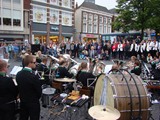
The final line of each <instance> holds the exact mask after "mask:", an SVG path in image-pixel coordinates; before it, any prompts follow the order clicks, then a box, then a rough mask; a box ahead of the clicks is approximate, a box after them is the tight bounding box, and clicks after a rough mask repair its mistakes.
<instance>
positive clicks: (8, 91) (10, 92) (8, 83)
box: [0, 60, 18, 120]
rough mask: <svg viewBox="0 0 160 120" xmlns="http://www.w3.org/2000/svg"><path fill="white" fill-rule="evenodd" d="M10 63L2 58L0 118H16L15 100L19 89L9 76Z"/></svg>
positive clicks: (11, 119)
mask: <svg viewBox="0 0 160 120" xmlns="http://www.w3.org/2000/svg"><path fill="white" fill-rule="evenodd" d="M7 67H8V64H7V62H6V61H4V60H0V95H1V96H0V120H14V114H15V100H16V97H17V95H18V89H17V87H16V86H15V84H14V82H13V80H12V78H11V77H7V76H6V73H7V71H8V68H7Z"/></svg>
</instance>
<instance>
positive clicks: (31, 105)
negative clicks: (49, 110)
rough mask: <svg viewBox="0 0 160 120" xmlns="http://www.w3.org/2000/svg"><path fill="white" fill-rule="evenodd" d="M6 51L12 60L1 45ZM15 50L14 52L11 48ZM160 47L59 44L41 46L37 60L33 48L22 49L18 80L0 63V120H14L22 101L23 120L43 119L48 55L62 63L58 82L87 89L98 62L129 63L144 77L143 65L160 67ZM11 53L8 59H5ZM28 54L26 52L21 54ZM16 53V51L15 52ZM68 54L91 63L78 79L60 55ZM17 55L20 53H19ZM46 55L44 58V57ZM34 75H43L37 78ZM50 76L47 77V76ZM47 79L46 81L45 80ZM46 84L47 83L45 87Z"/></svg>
mask: <svg viewBox="0 0 160 120" xmlns="http://www.w3.org/2000/svg"><path fill="white" fill-rule="evenodd" d="M1 47H3V48H4V49H5V51H4V56H5V58H7V57H8V58H10V57H12V54H11V52H9V51H10V47H11V45H10V44H9V45H6V44H5V45H2V46H1ZM12 49H13V48H12ZM12 49H11V50H12ZM159 50H160V49H159V45H158V42H157V41H156V40H148V41H144V40H143V41H141V42H137V41H136V40H133V42H132V43H130V42H129V41H126V40H123V41H118V42H116V41H113V43H111V42H110V41H108V42H100V43H97V42H94V41H93V42H85V43H83V44H82V43H78V42H77V41H75V43H74V42H69V41H68V42H66V43H64V42H61V43H60V44H56V43H54V42H50V44H49V45H47V44H46V43H44V44H42V45H41V47H40V51H38V52H37V54H36V55H35V56H34V55H32V53H31V49H30V47H25V46H24V47H22V46H21V48H19V53H21V54H20V55H21V57H22V66H23V69H22V70H21V71H20V72H18V74H17V75H16V80H13V79H12V78H11V77H8V76H7V75H6V73H7V72H8V69H7V67H8V63H7V62H6V61H4V60H0V93H1V97H0V103H1V105H0V119H2V120H14V119H13V118H14V115H15V108H16V106H15V102H16V101H17V99H18V98H19V99H20V101H21V102H20V109H21V110H20V120H28V118H30V120H39V117H40V101H39V100H40V98H41V95H42V87H41V85H42V84H41V83H40V79H45V81H46V82H45V84H48V85H52V83H51V81H50V78H49V75H48V74H49V69H50V68H48V66H47V58H46V56H45V55H47V54H49V55H53V56H55V57H57V58H58V59H59V61H58V64H59V66H58V68H56V70H55V71H54V72H55V78H65V77H67V78H73V77H74V78H75V79H76V80H77V81H79V82H81V83H82V85H83V86H85V87H87V79H88V78H93V79H95V78H96V77H97V76H96V75H94V74H93V67H94V66H95V64H96V62H98V61H94V62H93V61H92V59H95V60H98V59H99V60H110V59H121V60H124V59H130V58H131V61H130V63H131V65H130V66H129V67H130V68H129V70H130V72H131V73H134V74H136V75H140V74H141V67H142V64H141V63H142V62H147V63H149V64H151V65H152V67H153V68H154V69H159V68H160V67H159V66H160V57H159ZM6 51H8V53H7V54H8V56H7V55H5V54H6ZM22 51H25V52H22ZM13 53H15V51H14V52H13ZM64 53H68V54H70V56H71V57H73V58H80V59H87V60H88V62H82V63H81V64H80V65H79V67H78V71H77V74H76V76H75V75H74V74H73V73H70V72H69V67H68V66H69V65H68V60H66V59H65V58H64V57H62V56H60V55H61V54H64ZM16 54H18V53H16ZM43 55H44V56H43ZM97 58H98V59H97ZM119 67H120V64H116V65H113V69H119ZM102 69H103V68H102V66H101V65H100V66H98V68H97V72H98V74H101V73H102V71H103V70H102ZM35 71H41V72H40V73H39V74H40V76H38V74H37V73H36V72H35ZM46 74H47V75H46ZM43 77H44V78H43ZM43 84H44V83H43ZM68 89H69V90H72V89H73V86H68Z"/></svg>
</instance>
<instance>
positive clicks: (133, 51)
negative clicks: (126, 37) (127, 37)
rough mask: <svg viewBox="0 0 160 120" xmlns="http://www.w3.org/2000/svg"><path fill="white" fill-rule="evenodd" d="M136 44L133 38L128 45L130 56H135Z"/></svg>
mask: <svg viewBox="0 0 160 120" xmlns="http://www.w3.org/2000/svg"><path fill="white" fill-rule="evenodd" d="M137 48H138V47H137V44H136V42H135V40H133V43H132V44H131V47H130V52H131V53H132V56H137Z"/></svg>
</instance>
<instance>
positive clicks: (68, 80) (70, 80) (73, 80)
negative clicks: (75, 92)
mask: <svg viewBox="0 0 160 120" xmlns="http://www.w3.org/2000/svg"><path fill="white" fill-rule="evenodd" d="M54 81H57V82H76V80H75V79H71V78H58V79H54Z"/></svg>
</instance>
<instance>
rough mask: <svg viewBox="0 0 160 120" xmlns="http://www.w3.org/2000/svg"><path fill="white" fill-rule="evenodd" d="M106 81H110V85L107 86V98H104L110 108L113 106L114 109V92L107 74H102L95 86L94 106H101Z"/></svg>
mask: <svg viewBox="0 0 160 120" xmlns="http://www.w3.org/2000/svg"><path fill="white" fill-rule="evenodd" d="M104 79H107V80H108V85H107V90H106V92H107V96H103V97H104V98H106V101H107V104H106V105H108V106H112V107H114V99H113V97H111V96H113V91H112V87H111V85H110V81H109V79H108V78H107V77H106V75H105V74H102V75H100V76H99V77H98V79H97V83H96V86H95V91H94V105H100V100H101V97H102V96H101V95H102V91H103V85H104Z"/></svg>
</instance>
